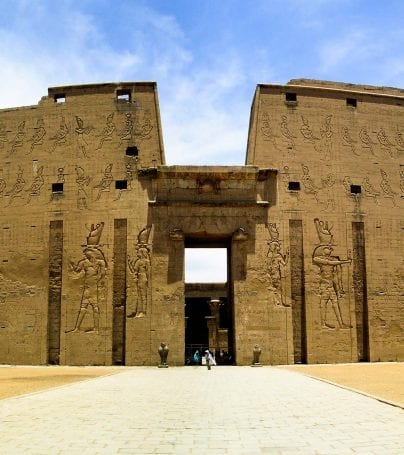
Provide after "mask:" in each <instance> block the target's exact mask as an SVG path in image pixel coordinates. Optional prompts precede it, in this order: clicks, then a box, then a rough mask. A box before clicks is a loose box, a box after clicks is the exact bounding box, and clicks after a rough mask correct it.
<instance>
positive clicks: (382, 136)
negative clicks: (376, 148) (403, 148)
mask: <svg viewBox="0 0 404 455" xmlns="http://www.w3.org/2000/svg"><path fill="white" fill-rule="evenodd" d="M376 135H377V140H378V141H379V143H380V147H381V149H382V150H385V151H386V152H387V153H388V154H389V156H390V157H391V158H393V150H392V148H393V147H394V144H393V143H392V142H390V140H389V138H388V136H387V134H386V131H385V130H384V128H380V130H379V131H378V132H377V134H376Z"/></svg>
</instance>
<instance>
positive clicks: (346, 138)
mask: <svg viewBox="0 0 404 455" xmlns="http://www.w3.org/2000/svg"><path fill="white" fill-rule="evenodd" d="M342 143H343V145H344V146H345V147H349V148H350V149H351V152H352V153H353V154H354V155H357V156H359V155H360V152H359V151H358V149H357V147H356V141H354V140H353V139H352V136H351V133H350V132H349V129H348V128H347V127H346V126H344V127H343V128H342Z"/></svg>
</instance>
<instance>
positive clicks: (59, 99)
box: [53, 93, 66, 104]
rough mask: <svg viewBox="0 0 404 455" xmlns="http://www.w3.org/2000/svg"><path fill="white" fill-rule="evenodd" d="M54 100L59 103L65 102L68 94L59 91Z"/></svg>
mask: <svg viewBox="0 0 404 455" xmlns="http://www.w3.org/2000/svg"><path fill="white" fill-rule="evenodd" d="M53 100H54V101H55V103H58V104H61V103H65V102H66V95H65V94H64V93H58V94H57V95H54V97H53Z"/></svg>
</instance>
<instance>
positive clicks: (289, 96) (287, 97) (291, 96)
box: [285, 92, 297, 104]
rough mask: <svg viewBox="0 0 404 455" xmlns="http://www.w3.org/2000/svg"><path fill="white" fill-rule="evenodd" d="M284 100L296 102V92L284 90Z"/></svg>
mask: <svg viewBox="0 0 404 455" xmlns="http://www.w3.org/2000/svg"><path fill="white" fill-rule="evenodd" d="M285 101H286V103H291V104H296V103H297V95H296V93H291V92H286V93H285Z"/></svg>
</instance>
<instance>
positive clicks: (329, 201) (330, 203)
mask: <svg viewBox="0 0 404 455" xmlns="http://www.w3.org/2000/svg"><path fill="white" fill-rule="evenodd" d="M334 184H335V179H334V176H333V174H328V175H327V176H326V177H323V178H322V179H321V185H322V187H321V188H322V190H323V192H324V194H325V195H326V196H325V198H324V199H323V202H324V203H325V207H324V208H323V209H322V211H323V212H327V211H328V210H334V208H335V201H334V190H333V186H334Z"/></svg>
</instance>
